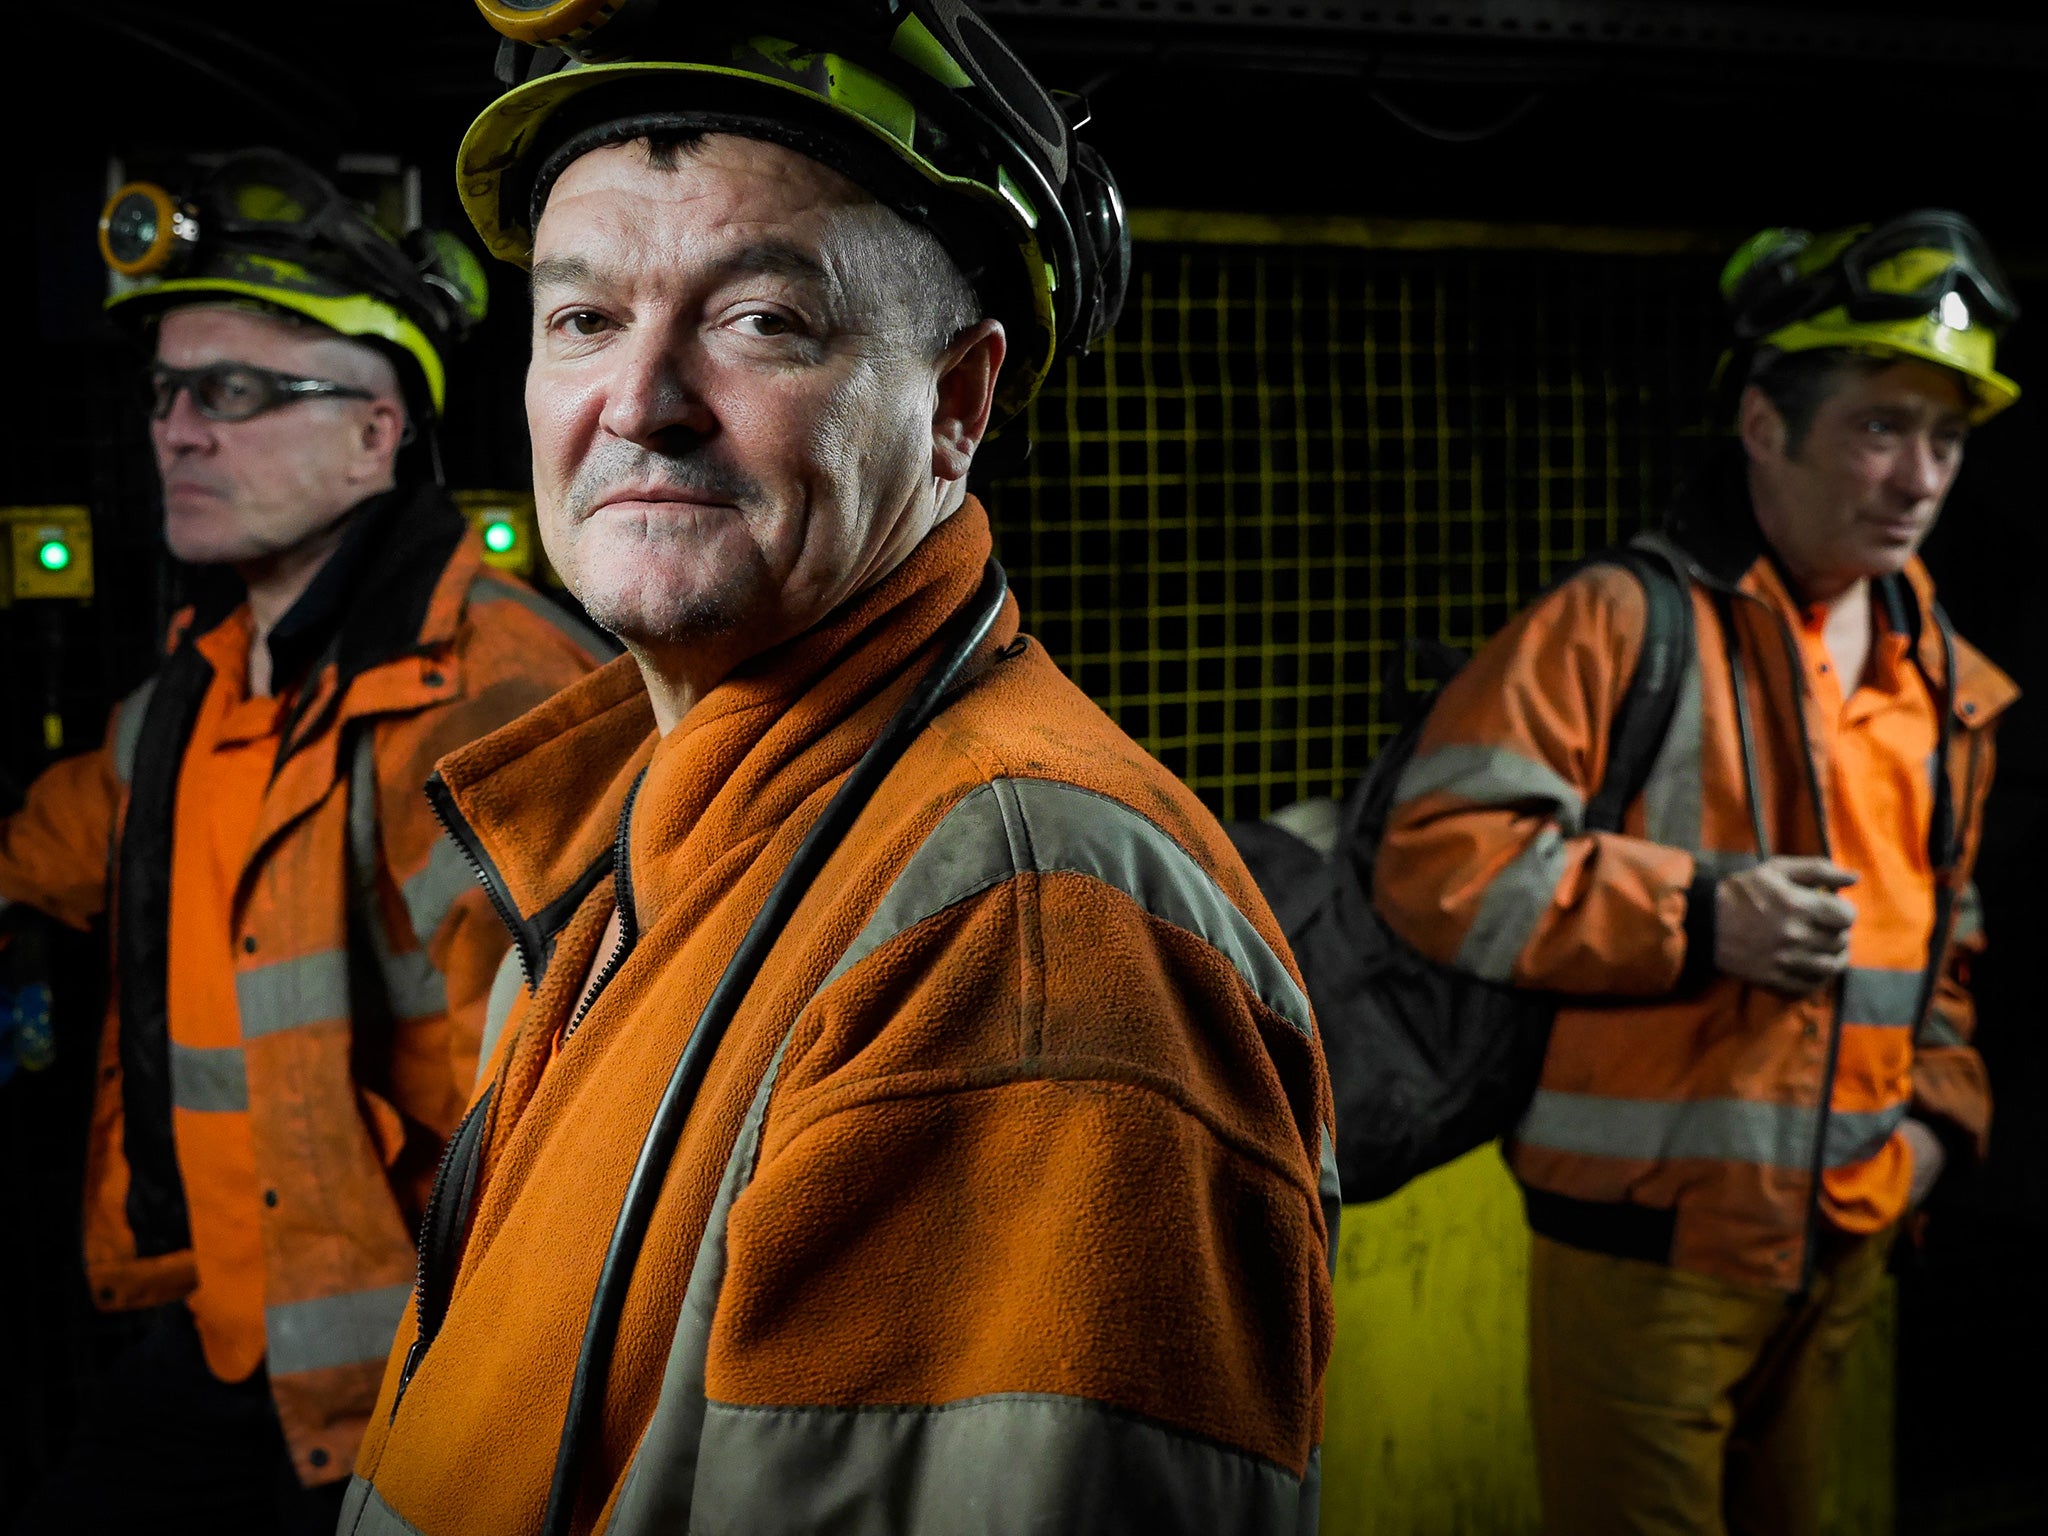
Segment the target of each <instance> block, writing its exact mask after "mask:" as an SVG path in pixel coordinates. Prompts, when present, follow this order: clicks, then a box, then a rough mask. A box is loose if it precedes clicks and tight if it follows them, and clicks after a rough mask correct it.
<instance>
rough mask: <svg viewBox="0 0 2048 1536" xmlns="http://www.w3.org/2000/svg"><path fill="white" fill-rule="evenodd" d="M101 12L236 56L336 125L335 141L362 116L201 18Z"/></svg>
mask: <svg viewBox="0 0 2048 1536" xmlns="http://www.w3.org/2000/svg"><path fill="white" fill-rule="evenodd" d="M102 9H103V12H104V13H105V14H110V15H113V16H117V17H120V18H123V19H125V20H127V21H129V22H131V23H133V24H135V25H137V26H139V27H141V28H143V29H144V30H147V28H148V26H149V25H150V24H151V23H152V22H155V23H160V24H166V25H170V26H175V27H179V28H182V29H183V30H184V31H186V32H187V33H194V34H197V35H198V36H199V37H201V38H203V39H204V40H205V41H207V42H209V43H211V44H213V45H214V46H215V47H216V48H224V49H226V50H228V51H229V52H231V53H235V54H239V55H240V56H241V57H242V58H243V59H245V60H246V61H247V62H249V63H250V64H253V65H255V66H256V67H257V68H258V69H259V70H261V71H263V72H264V73H265V74H268V75H275V76H277V77H278V78H279V79H280V80H282V82H283V83H284V84H285V85H286V86H288V87H290V90H291V94H292V97H293V98H294V99H295V100H310V101H312V102H313V103H314V104H315V106H316V107H317V109H318V110H319V112H320V113H322V114H323V115H324V116H326V117H328V118H331V119H333V120H334V121H335V123H336V124H337V125H338V127H337V129H336V131H335V134H334V136H335V137H337V138H338V137H341V136H342V135H343V134H344V133H346V132H352V131H353V130H354V128H355V126H356V124H357V122H358V120H359V118H360V116H361V113H360V111H359V110H358V107H357V104H356V103H355V102H354V101H352V100H351V99H350V98H349V97H347V96H345V95H343V94H342V93H341V92H340V91H337V90H335V89H334V87H333V86H331V85H329V84H327V82H326V81H324V80H322V79H320V78H319V77H318V76H316V75H314V74H311V73H309V72H308V71H306V70H304V69H301V68H300V67H299V66H298V65H296V64H294V63H292V62H291V61H290V60H289V59H287V58H285V57H283V56H282V55H280V54H278V53H275V52H273V51H272V50H270V49H268V48H266V47H264V46H263V45H262V44H260V43H256V42H252V41H250V40H249V39H248V38H246V37H242V36H240V35H239V34H238V33H235V32H231V31H230V30H228V29H227V28H226V27H223V26H221V25H219V24H218V23H216V22H211V21H208V20H206V19H205V18H204V17H201V16H193V15H189V14H187V13H185V12H184V11H182V10H164V11H162V12H160V13H154V14H151V13H143V14H138V11H137V7H135V6H132V5H111V6H105V7H103V8H102Z"/></svg>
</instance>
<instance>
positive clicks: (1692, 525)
mask: <svg viewBox="0 0 2048 1536" xmlns="http://www.w3.org/2000/svg"><path fill="white" fill-rule="evenodd" d="M1664 535H1665V537H1666V538H1667V539H1668V540H1670V542H1671V543H1673V544H1674V545H1676V546H1677V547H1678V549H1679V550H1680V551H1681V552H1682V553H1683V554H1684V555H1685V556H1686V558H1687V560H1688V561H1689V562H1690V563H1691V565H1692V571H1693V575H1694V576H1695V577H1696V578H1698V579H1699V580H1701V581H1703V582H1705V583H1707V584H1708V585H1710V586H1714V587H1718V588H1720V589H1721V590H1723V591H1727V592H1738V591H1740V592H1747V593H1750V594H1751V595H1754V596H1760V597H1763V598H1764V599H1765V600H1766V601H1770V602H1774V603H1789V602H1791V601H1792V598H1791V596H1790V594H1791V593H1792V591H1793V587H1792V584H1791V582H1790V580H1789V579H1788V578H1787V577H1786V575H1785V573H1784V571H1783V569H1782V567H1781V566H1780V565H1779V563H1778V560H1777V558H1776V556H1775V555H1774V554H1773V553H1772V551H1771V548H1770V546H1769V544H1768V543H1766V542H1765V539H1764V535H1763V530H1762V528H1760V527H1759V526H1758V524H1757V519H1756V509H1755V507H1754V506H1753V505H1752V504H1751V501H1750V496H1749V474H1748V461H1747V459H1746V457H1745V456H1744V454H1743V451H1742V448H1741V446H1740V445H1739V444H1736V443H1728V444H1725V445H1724V446H1723V447H1722V449H1720V450H1719V451H1717V452H1716V453H1715V454H1714V455H1713V456H1712V457H1711V458H1710V459H1709V460H1708V462H1707V464H1706V465H1705V466H1704V467H1703V468H1702V469H1701V471H1700V473H1699V474H1698V475H1696V476H1695V477H1693V478H1692V479H1691V480H1689V481H1688V482H1686V483H1685V484H1684V485H1682V486H1681V487H1680V488H1679V490H1678V493H1677V494H1676V495H1675V496H1674V497H1673V498H1672V503H1671V507H1670V509H1669V511H1668V512H1667V513H1666V514H1665V519H1664ZM1872 600H1873V601H1875V602H1877V603H1879V604H1881V605H1883V607H1884V608H1885V610H1886V612H1887V616H1888V618H1889V619H1890V620H1891V621H1892V622H1894V623H1897V622H1899V621H1901V620H1903V621H1904V625H1905V628H1906V631H1907V633H1908V634H1909V635H1910V636H1911V637H1912V638H1913V641H1914V652H1913V654H1914V656H1915V659H1916V660H1917V661H1918V662H1919V665H1920V668H1921V670H1922V672H1924V673H1925V674H1926V676H1927V678H1928V679H1929V681H1930V682H1932V683H1933V684H1934V685H1935V686H1936V687H1937V688H1939V689H1941V690H1942V691H1944V692H1946V693H1948V694H1949V696H1950V702H1951V704H1952V706H1953V708H1954V710H1955V713H1956V716H1957V719H1958V721H1959V723H1961V724H1962V725H1964V726H1965V727H1974V726H1981V725H1985V724H1988V723H1989V722H1990V721H1991V720H1992V719H1994V718H1995V717H1996V716H1997V715H1998V714H1999V713H2000V712H2002V711H2003V710H2004V709H2005V708H2006V707H2007V706H2008V705H2010V704H2011V703H2012V702H2013V701H2014V700H2015V699H2017V698H2018V697H2019V688H2018V686H2017V685H2015V684H2014V682H2013V681H2012V679H2011V678H2009V677H2007V676H2006V675H2005V673H2003V672H2001V671H2000V670H1999V669H1998V668H1997V667H1996V666H1995V665H1993V663H1992V662H1991V661H1990V659H1989V658H1987V657H1986V656H1985V655H1984V654H1983V653H1982V652H1981V651H1979V650H1977V649H1976V647H1974V646H1972V645H1970V644H1969V643H1968V642H1967V641H1964V640H1962V639H1960V638H1957V640H1956V645H1955V673H1956V675H1955V678H1954V681H1953V685H1952V686H1951V683H1950V679H1949V675H1948V674H1949V659H1948V647H1947V646H1946V645H1945V644H1944V643H1943V640H1942V625H1943V623H1945V620H1938V619H1937V617H1936V616H1937V615H1938V614H1939V613H1940V609H1939V606H1938V605H1937V604H1936V602H1935V597H1934V578H1933V577H1932V576H1931V575H1930V574H1929V573H1928V570H1927V567H1926V565H1925V564H1924V563H1923V562H1922V561H1921V559H1920V558H1919V556H1917V555H1916V556H1914V557H1913V558H1912V559H1911V560H1909V561H1908V562H1907V563H1906V568H1905V569H1904V570H1903V571H1901V572H1900V573H1899V575H1898V576H1896V577H1893V578H1891V579H1890V580H1889V581H1887V582H1884V583H1881V584H1880V585H1879V588H1878V590H1877V591H1875V592H1873V593H1872Z"/></svg>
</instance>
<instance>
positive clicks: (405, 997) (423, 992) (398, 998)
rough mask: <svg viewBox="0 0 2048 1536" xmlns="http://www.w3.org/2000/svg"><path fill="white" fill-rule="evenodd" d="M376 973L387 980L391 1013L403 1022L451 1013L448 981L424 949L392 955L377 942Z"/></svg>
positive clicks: (386, 988)
mask: <svg viewBox="0 0 2048 1536" xmlns="http://www.w3.org/2000/svg"><path fill="white" fill-rule="evenodd" d="M370 947H371V948H372V949H373V950H375V951H376V953H377V969H378V970H379V971H380V972H382V973H383V976H384V991H385V993H386V995H387V996H389V997H390V999H391V1011H392V1013H393V1014H395V1015H396V1016H397V1017H399V1018H401V1019H424V1018H427V1017H428V1016H429V1015H432V1014H436V1013H446V1012H447V1011H448V978H447V977H445V976H443V975H442V974H441V973H440V972H439V971H438V970H436V969H435V968H434V962H433V960H432V959H431V958H430V957H429V956H428V954H427V952H426V951H425V950H424V949H408V950H407V951H406V952H405V953H404V954H402V955H397V954H393V953H392V952H391V951H390V950H389V949H388V948H387V947H385V946H384V945H383V944H381V943H378V942H376V941H374V940H373V941H372V942H371V946H370Z"/></svg>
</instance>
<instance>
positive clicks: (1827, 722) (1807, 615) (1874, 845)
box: [1798, 594, 1941, 1233]
mask: <svg viewBox="0 0 2048 1536" xmlns="http://www.w3.org/2000/svg"><path fill="white" fill-rule="evenodd" d="M1874 600H1875V598H1874V594H1873V601H1874ZM1826 621H1827V610H1826V609H1825V608H1819V607H1813V608H1808V609H1805V610H1803V611H1802V612H1801V613H1800V614H1799V625H1798V629H1799V641H1800V651H1801V653H1802V655H1803V657H1804V659H1805V663H1806V675H1807V682H1808V684H1809V685H1810V686H1811V687H1812V689H1813V695H1814V700H1815V702H1816V703H1817V704H1818V706H1819V708H1818V710H1817V713H1818V714H1819V716H1820V724H1821V739H1819V740H1817V741H1815V743H1814V748H1815V752H1816V755H1817V756H1818V757H1819V758H1820V759H1821V761H1820V764H1819V768H1820V778H1821V783H1822V786H1823V792H1824V794H1825V795H1826V797H1827V817H1828V829H1829V833H1830V838H1831V841H1832V843H1833V847H1834V860H1835V862H1836V863H1837V864H1839V865H1841V866H1842V867H1843V868H1845V869H1851V870H1854V871H1855V872H1856V875H1857V877H1858V878H1857V881H1856V883H1855V884H1854V885H1853V886H1850V887H1849V888H1848V889H1847V890H1845V891H1844V892H1843V893H1842V894H1843V896H1844V897H1846V898H1847V899H1848V900H1849V901H1850V902H1851V903H1853V904H1854V906H1855V908H1856V921H1855V923H1854V925H1853V926H1852V927H1851V928H1850V930H1849V964H1850V967H1851V968H1852V970H1854V971H1865V972H1875V973H1881V974H1879V975H1878V976H1877V977H1876V978H1875V979H1876V980H1877V981H1879V982H1880V983H1885V984H1887V985H1886V986H1885V987H1884V990H1886V991H1888V992H1889V993H1890V994H1891V995H1892V996H1893V997H1895V998H1896V997H1903V996H1907V995H1908V989H1909V988H1911V987H1912V986H1914V985H1916V984H1917V983H1916V982H1915V981H1913V980H1909V974H1910V977H1911V978H1917V977H1918V976H1920V975H1921V974H1922V973H1923V972H1924V971H1925V969H1926V965H1927V945H1928V941H1929V939H1930V938H1931V937H1932V935H1933V932H1934V908H1935V897H1934V869H1933V864H1932V861H1931V860H1930V859H1929V858H1928V850H1927V835H1928V829H1929V828H1930V826H1931V825H1932V824H1933V819H1934V783H1933V778H1932V763H1933V758H1934V752H1935V749H1936V747H1937V746H1938V744H1939V742H1940V734H1941V733H1940V719H1939V716H1938V713H1937V711H1938V710H1939V709H1940V704H1939V702H1938V701H1937V700H1936V699H1935V697H1934V695H1933V693H1932V691H1931V690H1930V689H1929V688H1928V686H1927V681H1926V679H1925V678H1923V677H1922V676H1921V675H1920V669H1919V668H1918V667H1917V666H1915V665H1914V663H1913V660H1912V657H1911V655H1910V654H1909V650H1908V644H1907V640H1906V637H1905V636H1904V635H1899V634H1894V633H1892V632H1891V630H1889V629H1888V628H1884V627H1882V625H1883V621H1882V618H1881V617H1880V618H1879V620H1878V623H1879V626H1880V627H1879V629H1878V631H1877V633H1876V635H1875V637H1874V639H1873V642H1872V645H1871V651H1870V660H1869V663H1868V666H1867V668H1866V670H1865V673H1864V680H1863V683H1862V685H1861V686H1860V687H1858V688H1856V689H1855V690H1854V691H1853V692H1852V693H1850V695H1849V696H1848V698H1847V699H1844V698H1843V697H1842V688H1841V681H1840V679H1839V678H1838V677H1837V676H1836V675H1835V668H1834V664H1833V662H1832V661H1831V660H1830V659H1829V657H1828V649H1827V640H1826V637H1825V634H1824V632H1823V630H1824V626H1825V624H1826ZM1854 979H1855V978H1852V980H1854ZM1865 979H1869V978H1865ZM1855 995H1856V991H1855V989H1854V988H1853V986H1852V988H1851V990H1850V991H1849V993H1848V996H1849V997H1851V998H1853V997H1854V996H1855ZM1866 995H1869V994H1868V993H1866ZM1912 995H1917V994H1912ZM1856 1011H1857V1010H1855V1009H1854V1008H1848V1009H1845V1011H1844V1014H1843V1024H1842V1043H1841V1050H1840V1053H1839V1055H1838V1057H1837V1059H1836V1066H1835V1091H1834V1097H1833V1099H1832V1101H1831V1108H1832V1110H1833V1112H1834V1113H1836V1114H1838V1115H1860V1114H1870V1113H1872V1112H1876V1111H1882V1110H1886V1109H1889V1108H1891V1107H1893V1106H1895V1105H1898V1104H1900V1103H1903V1102H1905V1101H1907V1100H1909V1099H1910V1098H1911V1096H1912V1086H1913V1029H1912V1026H1911V1024H1910V1023H1905V1022H1901V1021H1899V1020H1898V1019H1896V1018H1894V1019H1893V1020H1891V1021H1889V1022H1885V1023H1870V1022H1859V1021H1857V1020H1856V1018H1855V1016H1854V1015H1855V1012H1856ZM1912 1173H1913V1169H1912V1154H1911V1153H1910V1152H1909V1151H1908V1149H1907V1147H1906V1143H1905V1139H1904V1138H1903V1137H1902V1136H1900V1135H1899V1134H1898V1133H1897V1132H1896V1131H1894V1132H1893V1133H1892V1135H1891V1138H1890V1139H1889V1140H1888V1141H1886V1142H1885V1143H1883V1145H1882V1146H1880V1147H1879V1148H1878V1149H1877V1152H1876V1155H1875V1156H1873V1157H1871V1158H1869V1159H1867V1160H1866V1161H1863V1162H1858V1163H1852V1164H1849V1165H1847V1166H1845V1167H1840V1168H1830V1169H1829V1170H1828V1171H1827V1172H1826V1174H1825V1175H1824V1176H1823V1178H1822V1180H1821V1209H1822V1211H1823V1212H1824V1213H1825V1214H1826V1216H1827V1218H1828V1220H1829V1221H1831V1222H1832V1223H1833V1224H1834V1225H1835V1226H1836V1227H1838V1228H1840V1229H1841V1230H1843V1231H1845V1232H1856V1233H1867V1232H1877V1231H1880V1230H1882V1229H1883V1228H1885V1227H1887V1226H1889V1225H1891V1223H1893V1222H1894V1221H1897V1220H1898V1219H1899V1217H1900V1216H1902V1215H1904V1214H1905V1209H1906V1195H1907V1190H1908V1187H1909V1185H1910V1183H1911V1181H1912Z"/></svg>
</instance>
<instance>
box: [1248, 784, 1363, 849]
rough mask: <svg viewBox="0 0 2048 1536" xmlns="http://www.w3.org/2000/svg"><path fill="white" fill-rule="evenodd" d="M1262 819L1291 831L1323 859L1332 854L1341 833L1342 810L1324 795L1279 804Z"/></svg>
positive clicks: (1342, 824)
mask: <svg viewBox="0 0 2048 1536" xmlns="http://www.w3.org/2000/svg"><path fill="white" fill-rule="evenodd" d="M1266 820H1268V821H1270V822H1271V823H1272V824H1273V825H1274V826H1276V827H1278V828H1279V829H1280V830H1281V831H1283V832H1291V833H1293V834H1294V836H1296V837H1298V838H1300V839H1301V840H1302V841H1303V842H1304V843H1307V844H1308V845H1309V847H1311V848H1313V849H1315V851H1316V852H1317V853H1320V854H1321V855H1322V856H1323V857H1324V858H1328V857H1329V856H1330V855H1331V853H1333V852H1335V851H1336V847H1337V839H1338V837H1339V836H1340V835H1341V834H1342V832H1343V830H1344V808H1343V807H1342V806H1340V805H1338V804H1337V802H1336V801H1334V800H1332V799H1331V798H1330V797H1329V796H1328V795H1318V796H1317V797H1315V798H1314V799H1311V800H1297V801H1295V802H1294V803H1293V804H1292V805H1283V806H1281V807H1280V809H1279V810H1277V811H1275V812H1274V813H1273V814H1272V815H1270V816H1268V817H1267V818H1266Z"/></svg>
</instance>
